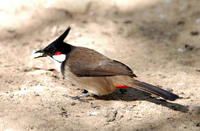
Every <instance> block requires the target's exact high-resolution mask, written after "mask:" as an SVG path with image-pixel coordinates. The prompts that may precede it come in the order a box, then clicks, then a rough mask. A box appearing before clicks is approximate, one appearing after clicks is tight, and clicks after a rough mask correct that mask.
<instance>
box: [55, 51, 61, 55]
mask: <svg viewBox="0 0 200 131" xmlns="http://www.w3.org/2000/svg"><path fill="white" fill-rule="evenodd" d="M61 54H62V52H60V51H58V52H56V53H55V54H54V55H61Z"/></svg>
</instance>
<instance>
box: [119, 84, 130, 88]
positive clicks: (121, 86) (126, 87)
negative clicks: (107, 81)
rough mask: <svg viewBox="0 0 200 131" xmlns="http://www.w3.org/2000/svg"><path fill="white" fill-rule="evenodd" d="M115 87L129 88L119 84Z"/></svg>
mask: <svg viewBox="0 0 200 131" xmlns="http://www.w3.org/2000/svg"><path fill="white" fill-rule="evenodd" d="M116 88H130V87H129V86H127V85H120V84H118V85H116Z"/></svg>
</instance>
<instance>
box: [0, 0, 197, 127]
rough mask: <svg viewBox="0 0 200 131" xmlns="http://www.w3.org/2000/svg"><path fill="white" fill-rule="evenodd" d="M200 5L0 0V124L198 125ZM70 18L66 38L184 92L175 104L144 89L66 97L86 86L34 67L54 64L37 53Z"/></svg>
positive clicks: (165, 0)
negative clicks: (88, 97) (36, 56)
mask: <svg viewBox="0 0 200 131" xmlns="http://www.w3.org/2000/svg"><path fill="white" fill-rule="evenodd" d="M199 6H200V1H199V0H76V1H75V0H40V1H38V0H31V1H30V0H17V1H16V0H6V1H3V0H1V1H0V32H1V33H0V83H1V84H0V131H1V130H2V131H23V130H24V131H25V130H35V131H38V130H47V129H48V130H52V131H55V130H58V131H61V130H88V128H89V129H90V130H137V131H144V130H150V129H151V130H154V131H156V130H157V131H160V130H163V131H167V130H170V131H171V130H180V131H184V130H185V131H188V130H190V131H192V130H194V131H197V130H199V128H200V127H199V126H200V119H199V118H200V117H199V112H200V108H199V104H200V95H199V92H200V88H199V87H200V83H199V81H200V78H199V75H200V37H199V36H200V34H199V33H200V10H199ZM68 26H71V27H72V29H71V32H70V34H69V35H68V37H67V38H66V40H65V41H66V42H67V43H70V44H72V45H76V46H84V47H88V48H92V49H95V50H97V51H99V52H101V53H103V54H104V55H106V56H108V57H110V58H113V59H116V60H119V61H121V62H123V63H125V64H127V65H128V66H129V67H131V68H132V69H133V71H134V72H135V74H136V75H137V76H138V78H137V79H139V80H142V81H145V82H149V83H152V84H154V85H158V86H161V87H162V88H164V89H167V90H170V91H173V92H174V93H176V94H178V95H180V96H181V97H183V98H184V99H180V100H177V101H176V102H175V103H176V104H175V105H174V104H172V103H166V102H164V101H156V100H154V99H153V100H152V99H151V98H149V97H146V96H145V95H144V94H143V95H142V93H140V92H137V91H136V93H134V94H133V92H129V91H128V93H127V94H125V95H122V96H118V94H117V93H116V94H114V95H113V96H111V98H112V99H111V100H94V101H92V102H89V103H81V102H79V101H74V100H71V99H68V98H65V97H63V94H71V95H78V94H80V93H81V91H80V89H79V87H77V86H76V85H72V84H71V83H70V81H67V82H62V81H60V78H59V76H57V74H54V73H53V72H49V71H46V70H35V69H36V68H42V69H50V68H55V67H54V64H53V63H51V61H49V60H47V59H44V58H42V59H37V60H33V59H32V58H31V55H32V52H33V51H35V50H38V49H41V48H44V47H45V46H47V45H48V44H49V43H51V42H52V41H53V40H55V39H56V38H57V37H58V36H59V35H60V34H61V33H62V32H64V31H65V29H66V28H67V27H68ZM122 99H123V100H122ZM127 101H128V102H127ZM133 105H134V106H133ZM183 110H184V111H183ZM183 112H185V113H183ZM119 123H120V124H119Z"/></svg>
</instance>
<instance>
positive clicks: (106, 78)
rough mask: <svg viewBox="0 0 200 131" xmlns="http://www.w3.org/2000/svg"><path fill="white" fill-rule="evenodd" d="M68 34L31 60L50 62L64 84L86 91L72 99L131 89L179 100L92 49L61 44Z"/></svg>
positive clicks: (37, 53)
mask: <svg viewBox="0 0 200 131" xmlns="http://www.w3.org/2000/svg"><path fill="white" fill-rule="evenodd" d="M70 30H71V27H70V26H69V27H68V28H67V29H66V30H65V31H64V33H62V34H61V35H60V36H59V37H58V38H57V39H56V40H54V41H53V42H52V43H50V44H49V45H48V46H46V47H45V48H44V49H40V50H38V51H36V52H34V58H41V57H48V58H50V59H51V60H52V61H53V62H54V63H55V65H56V68H57V70H58V72H59V73H60V74H61V76H62V77H63V80H70V81H71V82H72V83H74V84H78V85H79V87H80V88H82V89H84V90H86V91H87V93H85V94H81V95H79V96H75V97H72V98H76V99H81V98H82V97H87V96H93V95H96V96H104V95H109V94H111V93H113V92H115V91H116V90H117V89H123V88H130V87H132V88H137V89H139V90H142V91H144V92H147V93H150V94H154V95H157V96H159V97H162V98H164V99H166V100H170V101H174V100H176V99H178V98H179V96H178V95H176V94H174V93H172V92H169V91H167V90H164V89H162V88H160V87H157V86H154V85H152V84H149V83H146V82H142V81H139V80H137V79H136V77H137V76H136V75H135V74H134V72H133V71H132V69H131V68H130V67H128V66H127V65H125V64H124V63H122V62H120V61H117V60H113V59H111V58H108V57H107V56H105V55H103V54H101V53H99V52H97V51H95V50H93V49H90V48H86V47H81V46H74V45H71V44H68V43H66V42H64V39H65V38H66V37H67V36H68V34H69V32H70Z"/></svg>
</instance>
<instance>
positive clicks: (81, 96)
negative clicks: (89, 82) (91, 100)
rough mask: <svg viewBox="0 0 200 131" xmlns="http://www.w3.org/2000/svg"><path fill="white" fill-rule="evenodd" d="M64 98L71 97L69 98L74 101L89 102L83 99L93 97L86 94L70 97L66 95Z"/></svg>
mask: <svg viewBox="0 0 200 131" xmlns="http://www.w3.org/2000/svg"><path fill="white" fill-rule="evenodd" d="M64 96H66V97H69V98H71V99H74V100H79V101H84V102H87V101H88V99H81V98H83V97H88V96H91V94H90V93H85V94H81V95H79V96H68V95H64Z"/></svg>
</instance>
